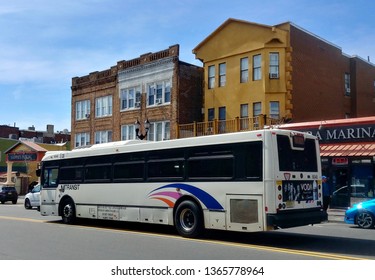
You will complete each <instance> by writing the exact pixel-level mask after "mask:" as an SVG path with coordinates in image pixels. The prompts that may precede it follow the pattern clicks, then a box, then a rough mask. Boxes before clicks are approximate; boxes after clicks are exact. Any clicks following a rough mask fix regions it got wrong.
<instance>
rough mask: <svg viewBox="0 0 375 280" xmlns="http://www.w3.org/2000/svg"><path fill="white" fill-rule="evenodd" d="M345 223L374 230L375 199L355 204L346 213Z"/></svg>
mask: <svg viewBox="0 0 375 280" xmlns="http://www.w3.org/2000/svg"><path fill="white" fill-rule="evenodd" d="M345 222H346V223H348V224H354V225H358V226H359V227H361V228H366V229H368V228H373V227H374V225H375V199H372V200H368V201H363V202H361V203H358V204H354V205H353V207H352V208H350V209H348V210H346V212H345Z"/></svg>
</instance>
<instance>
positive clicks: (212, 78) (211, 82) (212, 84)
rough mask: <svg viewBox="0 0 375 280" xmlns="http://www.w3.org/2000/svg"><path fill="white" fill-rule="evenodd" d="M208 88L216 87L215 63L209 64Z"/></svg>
mask: <svg viewBox="0 0 375 280" xmlns="http://www.w3.org/2000/svg"><path fill="white" fill-rule="evenodd" d="M207 72H208V88H209V89H212V88H214V87H215V65H210V66H208V71H207Z"/></svg>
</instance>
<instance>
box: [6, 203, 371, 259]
mask: <svg viewBox="0 0 375 280" xmlns="http://www.w3.org/2000/svg"><path fill="white" fill-rule="evenodd" d="M0 228H1V230H0V240H2V243H1V250H0V259H1V260H346V259H348V260H354V259H370V260H375V230H363V229H359V228H357V227H353V226H350V225H347V224H344V223H342V222H329V223H324V224H320V225H315V226H306V227H298V228H294V229H285V230H277V231H273V232H265V233H253V234H243V233H230V232H222V231H208V232H206V234H205V236H203V237H202V238H201V239H186V238H182V237H180V236H179V235H177V234H176V232H175V231H174V229H173V228H172V227H168V226H154V225H146V224H138V223H117V222H106V221H93V220H81V221H80V222H79V224H76V225H65V224H62V223H61V221H60V218H59V217H42V216H41V215H40V213H39V212H38V211H36V210H26V209H24V207H23V201H22V200H20V201H19V202H18V204H16V205H12V204H10V203H6V204H1V205H0Z"/></svg>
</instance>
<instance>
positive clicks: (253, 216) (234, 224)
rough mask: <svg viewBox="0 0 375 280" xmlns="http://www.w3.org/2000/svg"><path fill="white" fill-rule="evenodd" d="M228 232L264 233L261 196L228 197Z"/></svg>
mask: <svg viewBox="0 0 375 280" xmlns="http://www.w3.org/2000/svg"><path fill="white" fill-rule="evenodd" d="M226 205H227V217H226V220H227V230H233V231H247V232H252V231H263V229H264V227H263V219H264V216H263V211H262V209H263V203H262V196H261V195H227V199H226Z"/></svg>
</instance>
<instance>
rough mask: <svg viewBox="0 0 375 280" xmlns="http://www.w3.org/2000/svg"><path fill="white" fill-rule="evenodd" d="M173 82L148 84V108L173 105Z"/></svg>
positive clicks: (165, 81)
mask: <svg viewBox="0 0 375 280" xmlns="http://www.w3.org/2000/svg"><path fill="white" fill-rule="evenodd" d="M171 94H172V82H171V80H170V79H168V80H163V81H157V82H152V83H148V84H147V107H150V106H158V105H165V104H170V103H171Z"/></svg>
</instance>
